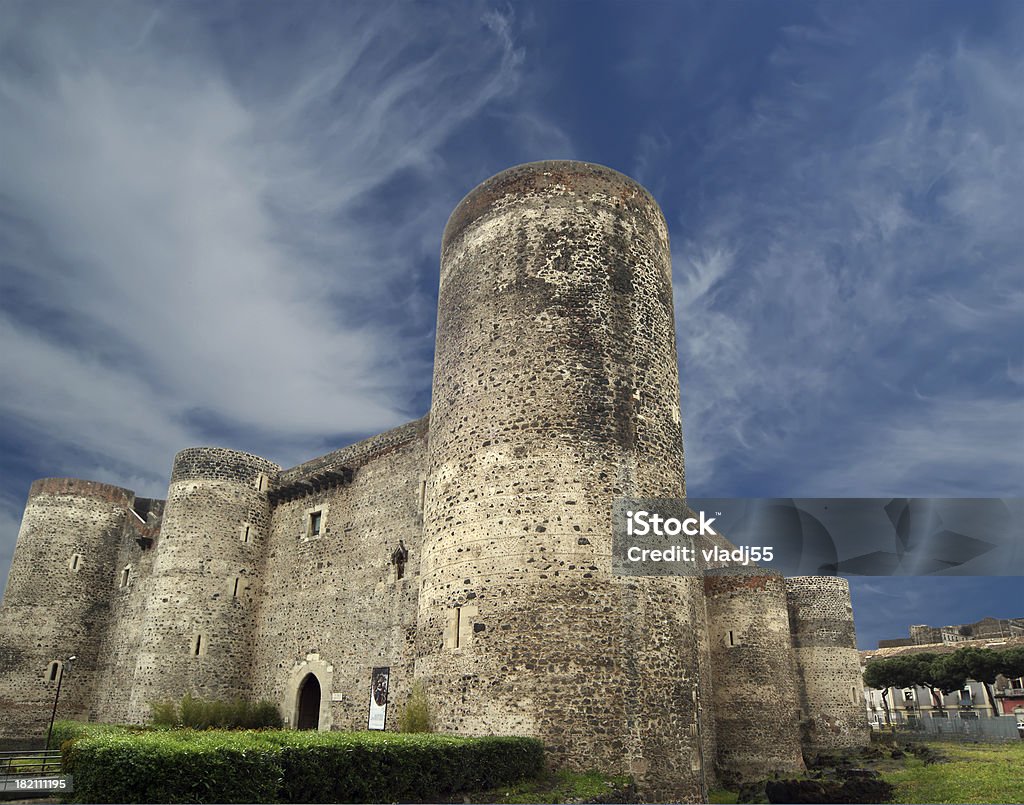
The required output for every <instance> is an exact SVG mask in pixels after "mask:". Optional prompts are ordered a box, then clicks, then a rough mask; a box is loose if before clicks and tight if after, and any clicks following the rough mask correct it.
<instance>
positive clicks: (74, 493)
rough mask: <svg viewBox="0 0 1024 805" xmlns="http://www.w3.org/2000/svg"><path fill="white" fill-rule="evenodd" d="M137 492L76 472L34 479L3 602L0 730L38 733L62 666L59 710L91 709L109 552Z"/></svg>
mask: <svg viewBox="0 0 1024 805" xmlns="http://www.w3.org/2000/svg"><path fill="white" fill-rule="evenodd" d="M134 498H135V495H134V493H132V492H131V491H129V490H127V489H122V488H121V487H117V486H111V485H109V484H103V483H97V482H95V481H81V480H78V479H75V478H44V479H42V480H39V481H36V482H35V483H33V484H32V487H31V489H30V490H29V494H28V503H27V504H26V506H25V514H24V516H23V518H22V522H21V531H20V532H19V534H18V542H17V545H16V547H15V551H14V557H13V559H12V561H11V569H10V575H9V576H8V581H7V588H6V590H5V592H4V599H3V607H2V609H0V628H2V632H0V733H3V734H6V735H7V736H8V737H29V736H33V737H37V738H41V737H43V736H44V735H45V733H46V723H47V721H48V719H49V717H50V710H51V707H52V705H53V700H54V696H55V694H56V687H57V682H58V680H59V678H60V676H61V674H62V663H63V662H64V661H65V660H66V659H67V658H68V657H71V656H74V657H75V662H74V665H73V668H72V669H69V670H70V672H69V673H68V674H67V675H66V676H65V677H64V678H63V680H62V682H61V693H60V711H59V715H60V717H63V718H71V717H79V718H84V717H86V716H88V714H89V709H90V705H91V693H92V688H93V686H94V684H95V681H96V680H95V674H96V666H97V659H98V656H97V655H98V651H99V647H100V641H101V640H102V639H103V636H104V632H105V629H106V626H107V617H108V611H109V607H110V598H111V596H112V595H113V594H114V591H115V590H116V589H117V572H116V569H115V560H116V556H117V550H118V545H119V543H120V539H121V533H122V530H123V528H124V525H125V517H126V516H127V515H128V510H129V509H130V508H131V506H132V503H133V501H134Z"/></svg>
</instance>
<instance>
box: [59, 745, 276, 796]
mask: <svg viewBox="0 0 1024 805" xmlns="http://www.w3.org/2000/svg"><path fill="white" fill-rule="evenodd" d="M256 735H258V733H223V732H222V733H212V732H208V733H200V732H189V731H182V732H147V733H137V734H130V733H127V732H121V733H118V732H109V733H106V734H101V735H95V736H90V737H84V738H80V739H79V740H77V741H74V742H73V743H71V744H70V746H69V751H68V752H67V753H66V757H67V758H68V761H67V764H66V770H67V772H68V773H70V774H73V775H74V778H75V791H74V798H75V801H78V802H167V803H171V802H273V801H275V800H277V799H278V791H279V789H280V781H281V765H280V761H279V754H280V753H279V752H278V751H277V750H276V749H275V748H274V747H272V746H269V745H266V744H262V743H261V742H260V741H259V740H258V739H257V738H256V737H254V736H256Z"/></svg>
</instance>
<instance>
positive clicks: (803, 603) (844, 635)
mask: <svg viewBox="0 0 1024 805" xmlns="http://www.w3.org/2000/svg"><path fill="white" fill-rule="evenodd" d="M786 599H787V604H788V608H789V623H790V631H791V632H792V635H793V652H794V657H795V659H796V669H797V676H798V680H799V685H800V706H801V710H802V714H803V721H802V723H801V728H802V736H801V737H802V741H803V746H804V752H805V754H807V755H808V756H814V755H817V754H819V753H823V752H824V753H828V752H833V751H835V750H836V749H845V748H848V747H852V746H863V745H864V744H866V743H867V742H868V737H869V732H870V730H869V727H868V723H867V711H866V709H865V705H864V683H863V681H862V677H861V668H860V655H859V654H858V652H857V634H856V632H855V631H854V625H853V606H852V604H851V603H850V583H849V582H848V581H847V580H846V579H844V578H839V577H836V576H795V577H793V578H789V579H786Z"/></svg>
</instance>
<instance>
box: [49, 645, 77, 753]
mask: <svg viewBox="0 0 1024 805" xmlns="http://www.w3.org/2000/svg"><path fill="white" fill-rule="evenodd" d="M77 659H78V657H76V656H75V655H74V654H72V655H71V656H70V657H68V658H67V659H66V660H65V661H64V662H62V663H61V664H60V672H59V674H58V675H57V692H56V693H55V694H54V696H53V710H52V711H50V728H49V729H48V730H47V731H46V748H47V749H49V748H50V736H51V735H53V720H54V719H55V718H56V717H57V702H58V700H59V699H60V686H61V683H62V682H63V681H64V667H65V666H67V669H68V672H70V671H71V663H73V662H74V661H75V660H77Z"/></svg>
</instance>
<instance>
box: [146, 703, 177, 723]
mask: <svg viewBox="0 0 1024 805" xmlns="http://www.w3.org/2000/svg"><path fill="white" fill-rule="evenodd" d="M149 709H150V717H149V721H150V723H151V724H152V725H153V726H154V727H177V726H178V724H179V721H178V705H177V704H175V703H174V702H153V703H152V704H150V706H149Z"/></svg>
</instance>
